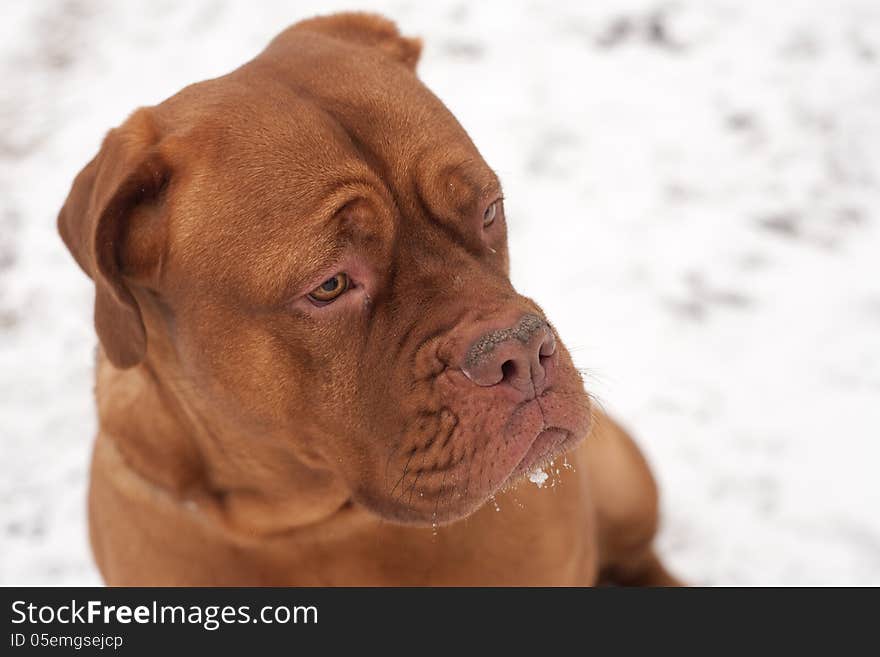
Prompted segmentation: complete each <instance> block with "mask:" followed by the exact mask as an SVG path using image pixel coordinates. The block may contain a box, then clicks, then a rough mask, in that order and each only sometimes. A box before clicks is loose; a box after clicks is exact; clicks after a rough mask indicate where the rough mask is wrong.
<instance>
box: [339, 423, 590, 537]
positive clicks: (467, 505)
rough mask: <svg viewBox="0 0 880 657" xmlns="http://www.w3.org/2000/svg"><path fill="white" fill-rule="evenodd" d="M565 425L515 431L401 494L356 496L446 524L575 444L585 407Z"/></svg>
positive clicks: (418, 520)
mask: <svg viewBox="0 0 880 657" xmlns="http://www.w3.org/2000/svg"><path fill="white" fill-rule="evenodd" d="M570 419H571V420H572V422H571V423H567V424H568V427H561V426H544V425H543V423H542V424H541V425H539V426H536V427H533V428H532V430H531V431H526V432H523V431H520V432H518V434H519V437H518V438H517V439H516V440H514V441H510V442H506V441H505V449H504V453H501V454H499V453H496V454H494V455H493V457H492V458H491V461H490V460H489V459H488V457H487V454H485V453H484V454H481V455H480V458H481V459H482V462H479V461H478V462H477V463H475V462H474V461H473V460H469V461H463V462H461V463H459V464H457V465H456V466H455V467H452V468H449V469H448V470H446V471H442V472H435V473H432V474H431V475H430V476H426V477H423V480H422V481H420V482H419V483H418V485H413V486H412V488H411V489H409V491H408V492H407V493H406V494H405V495H398V496H389V495H387V494H378V495H376V494H370V493H369V492H368V491H360V492H357V493H355V501H357V502H358V503H359V504H361V505H362V506H364V507H366V508H367V509H368V510H370V511H372V512H373V513H374V514H376V515H378V516H379V517H381V518H382V519H383V520H387V521H389V522H394V523H398V524H404V525H416V526H433V527H436V526H439V525H447V524H450V523H453V522H456V521H458V520H461V519H463V518H466V517H468V516H470V515H471V514H473V513H475V512H476V511H477V510H479V509H480V508H481V507H482V506H483V505H485V504H486V503H487V502H488V501H489V500H491V499H492V497H493V496H494V495H495V494H496V493H498V492H499V491H502V490H505V489H507V488H510V487H512V486H514V485H515V484H516V483H518V482H519V481H520V480H522V479H523V478H524V477H526V476H527V475H529V474H530V473H532V472H534V471H535V470H537V469H539V468H541V467H542V466H545V465H547V464H548V463H550V462H552V461H553V460H554V459H556V458H558V457H560V456H561V455H563V454H565V453H566V452H568V451H570V450H571V449H572V448H574V447H575V446H576V445H577V444H578V443H579V442H580V441H581V440H582V439H583V438H584V437H585V436H586V435H587V433H588V431H589V422H590V420H589V412H588V411H587V412H580V413H576V414H572V415H571V416H570ZM475 469H479V470H480V472H481V477H480V480H481V481H482V482H484V483H483V484H482V485H473V474H474V470H475ZM487 481H488V482H492V483H491V484H489V485H485V482H487Z"/></svg>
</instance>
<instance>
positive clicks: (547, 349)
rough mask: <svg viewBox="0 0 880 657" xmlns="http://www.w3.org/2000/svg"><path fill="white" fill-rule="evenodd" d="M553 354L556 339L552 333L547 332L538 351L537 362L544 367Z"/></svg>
mask: <svg viewBox="0 0 880 657" xmlns="http://www.w3.org/2000/svg"><path fill="white" fill-rule="evenodd" d="M554 353H556V338H555V336H554V335H553V333H551V332H549V331H548V332H547V337H545V338H544V341H543V342H542V343H541V347H540V348H539V349H538V360H539V361H540V363H541V365H544V364H545V363H546V362H547V361H548V360H549V359H550V357H551V356H553V354H554Z"/></svg>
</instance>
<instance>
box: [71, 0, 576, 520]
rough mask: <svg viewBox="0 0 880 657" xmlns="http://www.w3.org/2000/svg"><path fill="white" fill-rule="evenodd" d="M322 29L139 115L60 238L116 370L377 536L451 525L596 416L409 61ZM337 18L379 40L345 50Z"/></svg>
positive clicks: (491, 177) (478, 175)
mask: <svg viewBox="0 0 880 657" xmlns="http://www.w3.org/2000/svg"><path fill="white" fill-rule="evenodd" d="M338 19H339V18H338V17H336V20H338ZM321 20H324V21H328V23H322V22H321ZM333 20H334V18H330V19H320V20H319V21H317V22H314V21H313V22H307V23H305V24H301V25H300V26H297V27H295V28H293V30H291V31H289V32H287V33H284V34H283V35H282V36H281V37H279V38H278V39H276V41H275V42H273V44H272V45H271V46H270V47H269V49H268V50H267V51H266V52H265V53H264V54H263V55H261V57H260V58H258V59H257V60H255V62H254V63H252V64H250V65H248V66H246V67H244V68H242V69H239V71H237V72H235V73H233V74H231V75H230V76H227V77H226V78H220V79H218V80H214V81H210V82H207V83H202V84H200V85H196V86H194V87H190V88H188V89H186V90H184V91H183V92H181V93H180V94H178V95H177V96H175V97H173V98H172V99H169V100H168V101H166V102H165V103H163V104H162V105H160V106H158V107H156V108H152V109H150V110H142V111H140V112H139V113H137V114H135V115H134V116H133V117H132V118H131V119H130V120H129V122H128V123H127V124H126V126H123V128H121V129H119V130H117V131H115V133H112V134H111V136H110V137H108V140H107V141H106V142H105V146H104V150H103V151H102V154H99V156H98V158H96V160H95V161H93V163H92V164H90V165H89V167H91V169H92V170H91V172H89V167H87V169H86V170H84V172H83V173H82V174H81V175H80V178H79V179H78V180H77V183H76V184H75V186H74V191H73V192H72V193H71V197H70V199H68V203H67V205H66V206H65V209H64V210H63V211H62V215H61V219H60V221H61V229H62V234H63V235H64V236H65V241H66V242H67V243H68V245H69V246H71V249H72V250H73V251H74V253H75V254H76V255H77V259H78V260H79V261H80V263H81V264H83V266H84V267H85V268H86V269H87V271H89V272H90V273H91V274H92V275H93V277H94V278H95V280H96V283H98V294H97V297H96V325H97V328H98V332H99V335H100V337H101V340H102V344H103V346H104V349H105V351H106V353H107V354H108V356H109V357H110V359H111V360H113V361H114V362H115V363H116V365H117V366H120V367H128V366H132V365H136V364H137V363H139V362H141V361H143V360H146V361H147V362H148V363H149V362H151V361H152V362H153V369H154V370H156V371H157V372H160V373H165V376H166V377H167V379H168V382H167V385H168V386H169V388H171V389H172V390H174V394H175V395H176V396H178V397H179V398H180V399H181V402H182V403H183V404H185V405H187V406H188V407H190V408H191V410H192V412H193V414H194V415H195V416H197V417H201V418H210V420H209V422H210V423H211V424H212V428H213V430H215V431H216V433H217V434H218V436H219V435H222V436H235V437H236V438H235V440H238V441H242V440H244V441H247V443H246V444H247V447H246V449H244V451H250V452H253V453H260V452H261V451H264V452H265V453H266V454H273V455H275V456H274V457H273V458H274V460H275V466H274V467H276V468H278V469H283V468H284V461H285V455H288V456H289V458H291V459H296V460H298V461H306V462H308V463H309V464H312V465H314V467H319V468H327V469H330V470H332V471H334V472H335V473H337V474H338V476H339V477H341V478H342V479H343V480H344V481H345V482H346V484H347V486H348V487H349V488H350V490H351V492H352V497H353V499H354V500H355V501H357V502H359V503H361V504H363V505H364V506H366V507H368V508H370V509H371V510H372V511H374V512H375V513H377V514H378V515H380V516H382V517H385V518H387V519H391V520H395V521H400V522H414V523H432V522H434V523H442V522H449V521H452V520H455V519H457V518H460V517H463V516H465V515H467V514H469V513H470V512H472V511H474V510H475V509H476V508H478V507H479V506H481V505H482V504H483V503H484V502H485V501H486V500H487V499H488V498H489V496H491V495H492V494H494V493H495V492H496V491H497V490H498V489H499V488H501V487H503V486H505V485H506V484H508V483H510V482H511V481H513V480H515V479H518V478H519V477H520V476H522V475H523V474H525V473H527V472H529V471H530V470H531V469H533V468H534V467H537V466H538V465H540V464H541V463H542V462H543V461H545V460H547V459H549V458H551V457H553V456H555V455H556V454H558V453H560V452H561V451H564V450H566V449H568V448H569V447H570V446H571V445H573V443H574V441H576V440H578V439H580V438H582V437H583V436H584V435H585V434H586V432H587V429H588V422H589V404H588V398H587V396H586V394H585V392H584V389H583V385H582V383H581V379H580V376H579V374H578V372H577V371H576V370H575V368H574V366H573V365H572V362H571V359H570V357H569V355H568V353H567V352H566V350H565V348H564V346H563V345H562V343H561V342H560V341H559V338H558V336H557V335H556V334H555V332H554V330H553V329H552V328H551V327H550V325H549V324H548V323H547V321H546V318H545V317H544V315H543V313H542V311H541V310H540V308H538V306H537V305H536V304H535V303H534V302H532V301H531V300H530V299H527V298H525V297H523V296H521V295H519V294H518V293H517V292H516V291H515V290H514V289H513V287H512V286H511V284H510V280H509V278H508V252H507V241H506V239H507V218H506V217H505V213H504V206H503V202H502V199H501V187H500V183H499V181H498V179H497V177H496V175H495V174H494V173H493V171H492V169H491V168H490V167H489V166H488V165H487V164H486V163H485V162H484V161H483V159H482V158H481V157H480V155H479V153H478V152H477V150H476V149H475V147H474V146H473V144H472V143H471V141H470V140H469V139H468V137H467V135H466V134H465V133H464V131H463V130H462V128H461V127H460V126H459V124H458V123H457V122H456V120H455V119H454V118H453V117H452V115H451V114H450V113H449V112H448V111H447V110H446V108H445V107H444V106H443V105H442V104H441V103H440V101H438V100H437V99H436V98H435V97H434V96H433V95H432V94H430V92H428V91H427V89H425V87H424V86H423V85H422V84H421V83H420V82H419V81H418V79H417V78H416V77H415V75H414V74H413V72H412V70H411V68H410V66H408V65H407V64H414V55H413V49H414V48H415V46H414V44H413V43H412V42H409V41H406V40H404V39H402V38H400V37H399V36H397V34H396V32H395V31H393V30H392V33H388V29H389V28H388V26H387V24H386V23H384V22H382V23H381V25H380V24H379V23H375V24H372V23H371V24H370V25H367V24H366V23H364V24H363V25H358V21H359V20H360V21H377V20H378V19H375V18H372V17H370V18H367V17H362V16H361V17H355V18H354V19H353V18H352V17H347V18H346V20H347V21H348V22H347V23H345V30H342V31H341V32H340V31H339V30H338V29H337V26H336V24H334V23H333V22H332V21H333ZM352 20H354V23H353V24H354V26H355V27H356V28H357V29H358V30H362V31H363V30H365V31H366V32H364V33H365V34H368V35H372V34H373V33H374V32H375V30H376V29H378V28H380V27H381V29H382V30H384V32H383V33H382V34H380V35H379V36H377V37H376V39H377V40H375V42H374V41H373V40H366V41H365V40H364V39H361V38H360V37H357V38H353V37H351V29H353V28H351V27H350V23H351V21H352ZM328 26H329V27H328ZM340 34H342V35H343V36H344V37H345V38H342V37H341V36H340ZM380 37H381V38H380ZM352 38H353V40H351V39H352ZM370 39H372V36H370ZM367 41H369V43H367ZM365 43H367V45H365ZM415 52H416V54H417V50H416V51H415ZM144 162H146V164H144ZM109 171H125V172H126V173H125V174H124V175H123V174H110V173H108V172H109ZM112 175H115V176H116V177H115V178H112V177H111V178H110V181H111V182H109V183H103V187H105V188H106V190H102V189H100V187H101V186H102V184H101V178H102V176H104V177H105V178H106V177H107V176H112ZM83 185H86V186H87V187H88V189H87V190H86V191H83V192H77V186H83ZM96 188H97V191H95V190H96ZM81 198H87V199H88V201H84V200H81ZM78 199H80V200H79V201H78ZM83 204H85V209H81V210H79V208H80V206H82V205H83ZM120 208H121V209H120ZM78 210H79V213H78V212H77V211H78ZM78 214H83V215H86V216H91V217H92V218H91V219H86V220H78V221H81V222H82V221H84V222H85V223H86V224H87V228H86V230H87V232H88V231H91V233H90V235H91V237H90V236H89V235H87V236H86V237H79V236H78V235H77V234H76V231H77V230H80V231H82V230H83V229H82V228H80V227H79V225H76V226H72V225H73V224H74V223H75V222H74V219H75V218H76V217H77V216H78ZM122 215H125V216H126V218H127V221H126V223H125V227H120V226H119V223H120V222H119V221H118V217H120V216H122ZM89 248H94V253H88V252H86V253H83V251H87V250H88V249H89ZM138 322H141V324H138ZM160 376H161V374H160ZM233 451H237V452H242V451H243V449H242V447H241V445H239V446H238V448H237V450H233ZM255 476H256V475H255Z"/></svg>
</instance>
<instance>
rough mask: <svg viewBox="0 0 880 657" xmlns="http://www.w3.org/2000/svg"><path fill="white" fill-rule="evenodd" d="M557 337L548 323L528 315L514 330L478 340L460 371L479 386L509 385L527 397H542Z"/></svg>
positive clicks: (484, 335)
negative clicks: (540, 395)
mask: <svg viewBox="0 0 880 657" xmlns="http://www.w3.org/2000/svg"><path fill="white" fill-rule="evenodd" d="M555 351H556V338H555V337H554V336H553V331H551V330H550V326H549V325H548V324H547V322H546V321H544V320H543V319H541V318H540V317H538V316H537V315H532V314H528V315H525V316H523V317H522V318H521V319H520V320H519V322H518V323H517V324H516V325H515V326H512V327H509V328H502V329H495V330H492V331H489V332H487V333H484V334H482V335H481V336H480V337H478V338H477V339H476V340H475V341H474V342H473V344H472V345H471V346H470V348H469V349H468V351H467V354H466V355H465V358H464V363H463V365H462V368H461V371H462V372H464V374H465V376H467V377H468V378H469V379H470V380H471V381H473V382H474V383H476V384H477V385H478V386H484V387H488V386H495V385H510V386H512V387H513V388H515V389H516V390H518V391H519V392H521V393H523V394H524V395H529V396H536V395H539V394H540V393H541V392H542V391H543V390H544V389H545V388H546V387H547V383H548V378H549V377H548V374H549V372H548V368H549V365H550V362H551V357H552V356H553V354H554V353H555Z"/></svg>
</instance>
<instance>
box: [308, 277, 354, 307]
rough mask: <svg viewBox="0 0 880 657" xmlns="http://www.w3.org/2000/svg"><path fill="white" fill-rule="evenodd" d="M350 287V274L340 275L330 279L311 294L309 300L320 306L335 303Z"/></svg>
mask: <svg viewBox="0 0 880 657" xmlns="http://www.w3.org/2000/svg"><path fill="white" fill-rule="evenodd" d="M348 286H349V280H348V274H343V273H339V274H336V276H334V277H333V278H328V279H327V280H326V281H324V282H323V283H321V284H320V285H319V286H318V287H316V288H315V289H314V290H312V291H311V292H309V299H310V300H311V301H312V302H314V303H317V304H318V305H323V304H326V303H330V302H331V301H335V300H336V298H337V297H339V296H340V295H341V294H342V293H343V292H345V291H346V290H347V289H348Z"/></svg>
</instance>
